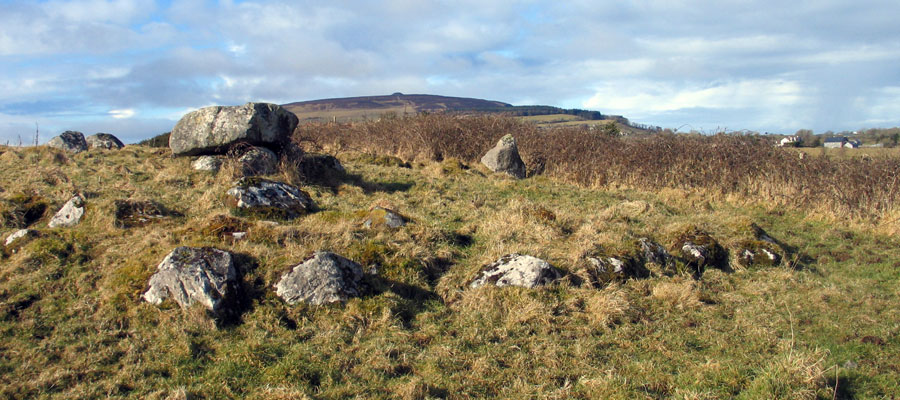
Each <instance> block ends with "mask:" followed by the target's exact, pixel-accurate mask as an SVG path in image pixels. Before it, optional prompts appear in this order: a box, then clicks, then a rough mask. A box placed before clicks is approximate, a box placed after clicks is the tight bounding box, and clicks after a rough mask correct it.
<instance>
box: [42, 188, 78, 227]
mask: <svg viewBox="0 0 900 400" xmlns="http://www.w3.org/2000/svg"><path fill="white" fill-rule="evenodd" d="M82 216H84V199H82V198H81V196H79V195H75V196H73V197H72V198H71V199H69V201H67V202H66V204H64V205H63V206H62V208H60V209H59V211H58V212H57V213H56V215H54V216H53V218H52V219H50V223H49V224H48V225H47V226H49V227H51V228H59V227H72V226H75V225H78V223H79V222H81V217H82Z"/></svg>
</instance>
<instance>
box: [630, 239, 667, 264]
mask: <svg viewBox="0 0 900 400" xmlns="http://www.w3.org/2000/svg"><path fill="white" fill-rule="evenodd" d="M638 247H640V255H641V259H643V261H644V263H645V264H647V263H650V264H655V265H657V266H659V267H660V268H662V269H663V270H669V269H671V268H673V267H674V263H675V260H674V259H673V258H672V255H671V254H669V251H668V250H666V248H665V247H663V245H661V244H659V243H656V242H654V241H653V240H650V239H649V238H640V239H638Z"/></svg>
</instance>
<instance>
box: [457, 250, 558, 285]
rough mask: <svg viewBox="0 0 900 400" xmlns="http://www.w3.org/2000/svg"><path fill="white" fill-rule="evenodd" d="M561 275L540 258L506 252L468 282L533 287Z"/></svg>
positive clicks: (549, 281) (551, 280) (547, 282)
mask: <svg viewBox="0 0 900 400" xmlns="http://www.w3.org/2000/svg"><path fill="white" fill-rule="evenodd" d="M561 277H562V273H561V272H560V271H559V270H558V269H556V268H554V267H553V266H552V265H550V263H548V262H546V261H544V260H541V259H540V258H536V257H532V256H527V255H521V254H515V253H514V254H507V255H505V256H503V257H500V259H498V260H497V261H495V262H493V263H491V264H488V265H486V266H484V268H482V269H481V274H480V276H478V277H477V278H475V280H473V281H472V283H471V284H469V287H470V288H473V289H474V288H478V287H481V286H484V285H487V284H493V285H495V286H520V287H524V288H529V289H530V288H534V287H537V286H543V285H546V284H549V283H551V282H553V281H555V280H557V279H559V278H561Z"/></svg>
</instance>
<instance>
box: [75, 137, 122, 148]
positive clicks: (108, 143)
mask: <svg viewBox="0 0 900 400" xmlns="http://www.w3.org/2000/svg"><path fill="white" fill-rule="evenodd" d="M84 140H85V141H86V142H87V144H88V147H89V148H92V149H107V150H112V149H121V148H122V147H125V144H123V143H122V141H121V140H119V138H117V137H115V136H113V135H111V134H109V133H95V134H93V135H91V136H88V137H86V138H84Z"/></svg>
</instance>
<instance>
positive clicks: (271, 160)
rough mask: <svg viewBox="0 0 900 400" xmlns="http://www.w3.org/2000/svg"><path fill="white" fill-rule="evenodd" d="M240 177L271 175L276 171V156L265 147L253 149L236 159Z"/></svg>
mask: <svg viewBox="0 0 900 400" xmlns="http://www.w3.org/2000/svg"><path fill="white" fill-rule="evenodd" d="M238 164H239V165H240V169H241V175H243V176H256V175H271V174H274V173H275V172H276V171H277V170H278V156H276V155H275V153H274V152H272V150H269V149H267V148H265V147H254V148H252V149H250V150H247V152H245V153H244V155H242V156H241V158H239V159H238Z"/></svg>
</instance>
